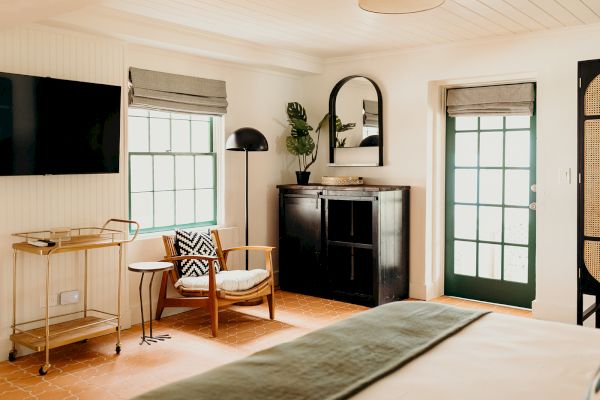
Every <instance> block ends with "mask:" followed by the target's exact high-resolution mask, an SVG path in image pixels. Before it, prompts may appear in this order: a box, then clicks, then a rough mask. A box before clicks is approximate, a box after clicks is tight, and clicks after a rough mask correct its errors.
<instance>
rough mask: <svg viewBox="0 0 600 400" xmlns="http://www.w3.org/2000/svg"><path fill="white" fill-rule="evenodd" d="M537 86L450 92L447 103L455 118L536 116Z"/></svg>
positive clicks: (464, 89) (507, 86)
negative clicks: (535, 87) (534, 110)
mask: <svg viewBox="0 0 600 400" xmlns="http://www.w3.org/2000/svg"><path fill="white" fill-rule="evenodd" d="M534 100H535V89H534V86H533V83H518V84H513V85H497V86H482V87H470V88H458V89H449V90H448V97H447V99H446V104H447V106H448V115H449V116H451V117H460V116H478V115H529V116H531V115H532V114H533V103H534Z"/></svg>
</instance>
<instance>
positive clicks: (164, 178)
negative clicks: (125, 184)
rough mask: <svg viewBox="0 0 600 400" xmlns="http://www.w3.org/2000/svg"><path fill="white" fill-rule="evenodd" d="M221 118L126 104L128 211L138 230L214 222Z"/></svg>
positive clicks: (150, 230) (157, 229)
mask: <svg viewBox="0 0 600 400" xmlns="http://www.w3.org/2000/svg"><path fill="white" fill-rule="evenodd" d="M220 122H221V117H218V116H211V115H198V114H184V113H172V112H163V111H152V110H147V109H141V108H133V107H130V108H129V123H128V152H129V215H130V218H131V219H133V220H135V221H138V222H139V223H140V225H141V230H140V231H141V232H155V231H165V230H172V229H176V228H190V227H198V226H207V225H215V224H216V223H217V154H216V151H215V148H216V146H215V132H216V131H217V130H218V127H219V126H220Z"/></svg>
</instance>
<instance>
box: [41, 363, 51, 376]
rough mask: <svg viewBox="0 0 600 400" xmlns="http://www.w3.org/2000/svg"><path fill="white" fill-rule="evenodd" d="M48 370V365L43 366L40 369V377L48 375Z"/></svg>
mask: <svg viewBox="0 0 600 400" xmlns="http://www.w3.org/2000/svg"><path fill="white" fill-rule="evenodd" d="M49 369H50V365H49V364H44V365H42V366H41V367H40V370H39V373H40V375H41V376H44V375H46V374H47V373H48V370H49Z"/></svg>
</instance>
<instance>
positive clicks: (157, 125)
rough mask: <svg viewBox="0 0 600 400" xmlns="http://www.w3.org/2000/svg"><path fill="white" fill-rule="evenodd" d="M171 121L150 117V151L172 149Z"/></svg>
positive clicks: (159, 151)
mask: <svg viewBox="0 0 600 400" xmlns="http://www.w3.org/2000/svg"><path fill="white" fill-rule="evenodd" d="M170 125H171V124H170V121H169V120H168V119H158V118H150V151H151V152H154V153H164V152H166V151H168V150H170V149H171V137H170V132H169V131H170Z"/></svg>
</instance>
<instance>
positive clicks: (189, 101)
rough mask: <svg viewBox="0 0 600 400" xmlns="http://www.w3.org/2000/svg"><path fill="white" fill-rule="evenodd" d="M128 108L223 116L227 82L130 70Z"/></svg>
mask: <svg viewBox="0 0 600 400" xmlns="http://www.w3.org/2000/svg"><path fill="white" fill-rule="evenodd" d="M129 105H130V106H134V107H141V108H151V109H160V110H168V111H175V112H187V113H197V114H211V115H223V114H225V113H226V112H227V92H226V90H225V82H224V81H217V80H213V79H203V78H196V77H193V76H184V75H176V74H168V73H165V72H157V71H149V70H145V69H139V68H130V69H129Z"/></svg>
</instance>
